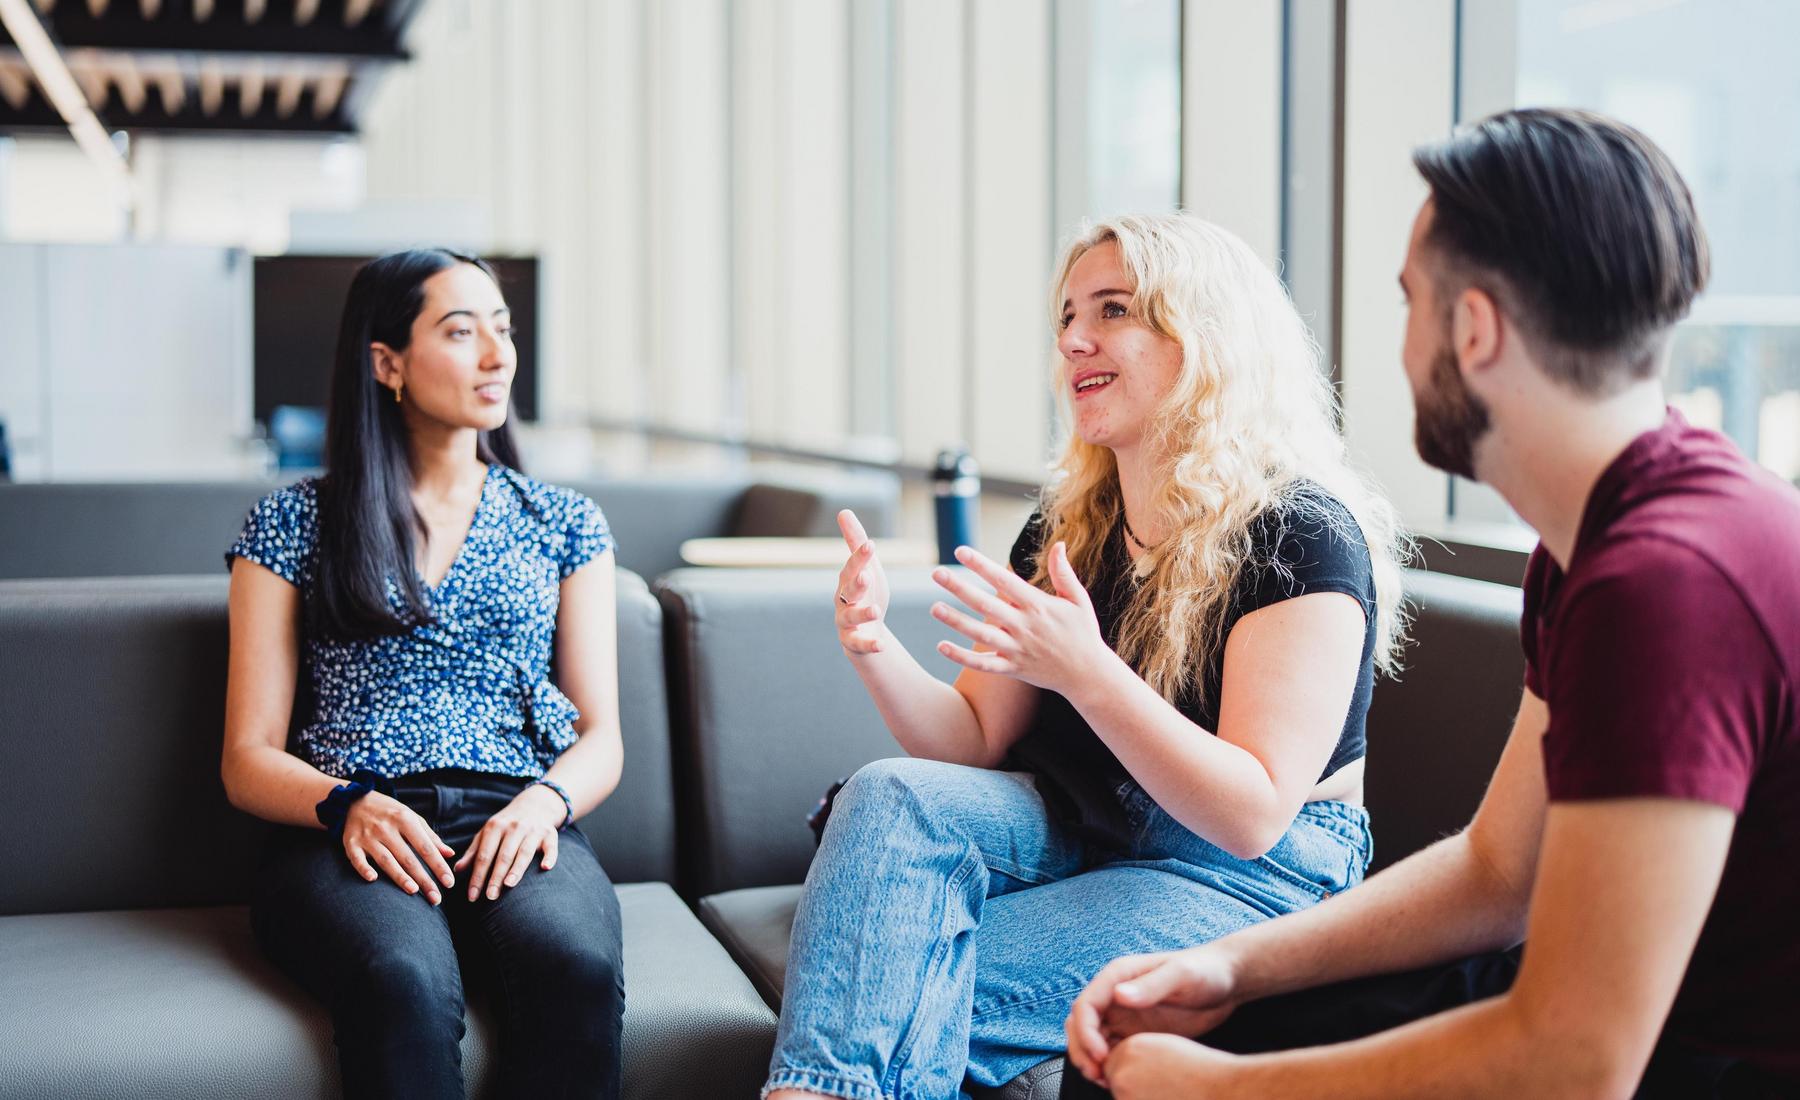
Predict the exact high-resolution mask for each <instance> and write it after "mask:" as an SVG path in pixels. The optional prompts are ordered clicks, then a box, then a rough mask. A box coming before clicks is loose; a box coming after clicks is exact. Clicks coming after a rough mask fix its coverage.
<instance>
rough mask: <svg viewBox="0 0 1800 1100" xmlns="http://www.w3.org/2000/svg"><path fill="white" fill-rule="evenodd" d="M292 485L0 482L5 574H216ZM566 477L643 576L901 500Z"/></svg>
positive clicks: (882, 514) (814, 478) (883, 510)
mask: <svg viewBox="0 0 1800 1100" xmlns="http://www.w3.org/2000/svg"><path fill="white" fill-rule="evenodd" d="M290 480H291V479H290ZM283 484H286V482H284V481H220V482H203V481H196V482H166V483H149V482H145V483H135V482H66V483H46V484H32V483H19V484H3V483H0V580H15V579H21V578H28V577H128V576H165V575H171V574H189V573H193V574H211V573H216V572H217V571H218V570H219V569H220V568H221V566H220V562H221V560H222V559H221V557H220V555H222V554H223V553H224V551H225V548H226V547H227V546H230V545H231V541H232V539H234V538H236V537H237V534H238V531H239V530H240V529H241V528H242V527H243V525H244V517H245V516H246V515H248V514H249V511H250V509H251V508H252V507H253V506H254V505H255V504H256V502H257V501H258V500H260V499H262V497H263V495H264V494H266V493H268V492H270V491H272V490H274V489H276V488H278V487H279V486H281V485H283ZM568 484H569V485H570V487H571V488H574V489H578V490H580V491H581V492H583V493H586V494H587V495H588V496H590V497H592V498H593V499H594V500H595V501H597V502H598V503H599V504H600V509H601V511H603V512H605V513H606V518H607V521H608V522H609V523H610V524H611V525H612V528H613V532H614V534H615V535H616V536H617V537H618V543H619V548H618V562H619V565H620V567H622V568H625V569H629V570H631V571H632V572H634V573H636V574H638V575H639V576H641V577H656V576H658V575H660V574H662V573H666V572H668V571H669V570H671V569H674V568H676V567H678V566H680V565H681V553H680V549H681V543H682V542H683V541H684V540H686V539H690V538H702V537H707V536H721V535H733V536H753V535H763V536H768V535H835V534H836V533H837V522H836V518H835V517H836V515H837V513H838V511H839V510H840V509H843V508H854V509H855V510H856V513H857V515H858V516H859V517H861V518H862V521H863V525H864V526H865V527H866V528H868V530H869V532H870V533H871V534H877V535H886V534H891V533H892V532H893V530H894V524H895V522H896V516H897V513H898V511H899V498H900V490H899V483H898V482H897V481H896V480H895V479H894V478H892V477H890V476H887V475H884V474H876V473H854V472H852V473H841V474H840V473H819V474H817V475H808V474H806V473H803V472H798V471H795V472H789V473H784V474H783V475H782V476H781V477H780V478H779V479H776V480H755V479H752V478H750V477H748V476H735V475H723V476H709V477H668V476H657V477H642V478H613V479H600V480H581V481H573V482H569V483H568Z"/></svg>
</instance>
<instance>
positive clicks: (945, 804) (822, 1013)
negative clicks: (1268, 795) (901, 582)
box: [766, 759, 1370, 1100]
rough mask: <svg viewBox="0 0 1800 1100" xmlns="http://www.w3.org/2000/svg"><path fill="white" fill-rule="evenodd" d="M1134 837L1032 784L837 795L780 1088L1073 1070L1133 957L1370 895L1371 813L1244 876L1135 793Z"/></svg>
mask: <svg viewBox="0 0 1800 1100" xmlns="http://www.w3.org/2000/svg"><path fill="white" fill-rule="evenodd" d="M1118 794H1119V798H1120V800H1121V803H1122V805H1123V806H1124V809H1125V811H1126V819H1127V820H1128V821H1129V823H1130V829H1129V835H1122V836H1118V837H1111V838H1103V839H1099V840H1096V839H1093V838H1084V837H1081V836H1078V835H1076V834H1075V833H1074V832H1073V831H1071V830H1070V829H1068V828H1066V827H1064V826H1063V825H1061V824H1059V823H1058V822H1056V821H1055V820H1054V819H1053V818H1052V817H1051V815H1050V813H1049V811H1048V810H1047V808H1046V807H1045V804H1044V800H1043V799H1042V797H1040V796H1039V794H1038V790H1037V786H1036V783H1035V781H1034V780H1033V778H1032V777H1031V776H1029V775H1025V774H1022V773H1016V772H998V771H989V770H985V769H981V768H969V767H963V766H960V765H956V764H944V763H939V762H937V761H932V760H913V759H899V760H882V761H878V762H876V763H874V764H870V765H869V766H867V767H865V768H863V769H862V770H861V771H859V772H857V773H856V775H855V776H853V777H852V778H851V780H850V782H849V783H847V784H846V785H845V786H844V789H843V790H842V791H841V792H839V794H838V796H837V803H836V807H835V809H834V811H833V813H832V815H831V820H830V822H829V824H828V825H827V826H826V829H825V836H824V839H823V841H822V843H821V845H820V848H819V853H818V856H817V857H816V858H815V859H814V860H813V865H812V869H811V870H810V871H809V872H808V873H807V876H806V892H805V894H804V896H803V897H802V899H801V902H800V908H799V912H798V913H797V914H796V916H795V920H794V931H793V943H792V947H791V950H790V953H789V956H788V970H787V984H786V989H785V993H784V995H783V1003H782V1011H781V1029H780V1033H779V1035H778V1036H777V1038H776V1042H775V1056H774V1058H773V1060H772V1062H771V1064H770V1077H769V1082H768V1085H767V1086H766V1088H767V1089H776V1088H798V1089H806V1090H808V1091H811V1092H817V1093H823V1094H825V1095H829V1096H838V1097H845V1098H847V1100H887V1098H889V1097H893V1098H897V1100H943V1098H945V1097H951V1096H956V1095H958V1094H959V1093H963V1091H964V1090H965V1088H966V1087H967V1086H968V1085H981V1086H988V1087H993V1086H998V1085H1002V1084H1005V1083H1006V1082H1007V1081H1010V1080H1011V1079H1012V1078H1014V1077H1016V1076H1018V1075H1019V1074H1020V1073H1023V1072H1024V1071H1025V1070H1027V1069H1029V1068H1031V1067H1032V1066H1034V1065H1036V1064H1037V1063H1038V1062H1041V1061H1043V1060H1044V1059H1045V1058H1048V1057H1050V1056H1052V1055H1054V1054H1058V1053H1061V1052H1062V1050H1063V1046H1064V1041H1063V1019H1064V1017H1066V1016H1067V1015H1068V1011H1069V1006H1070V1004H1071V1003H1073V1002H1074V1000H1075V995H1076V994H1077V993H1079V992H1081V990H1082V989H1083V988H1084V987H1085V986H1086V985H1087V983H1088V981H1089V980H1090V979H1092V978H1093V976H1094V975H1095V973H1097V972H1098V971H1099V970H1100V968H1101V967H1102V966H1104V965H1106V964H1107V963H1108V962H1110V961H1112V960H1113V959H1115V958H1117V957H1118V956H1120V955H1127V954H1134V953H1138V952H1146V951H1168V950H1173V949H1175V948H1180V947H1188V946H1191V945H1193V944H1196V943H1202V942H1205V941H1207V940H1210V939H1214V938H1216V937H1218V936H1223V935H1225V934H1226V933H1228V932H1234V931H1236V930H1238V929H1240V928H1243V927H1245V926H1246V925H1250V924H1254V923H1256V922H1257V921H1261V920H1266V919H1268V918H1270V917H1275V916H1280V915H1281V914H1283V913H1289V912H1293V911H1294V910H1297V909H1304V908H1306V907H1307V906H1309V905H1312V904H1314V903H1316V902H1318V901H1320V900H1322V899H1324V898H1326V897H1328V896H1330V895H1331V894H1333V893H1336V892H1338V891H1341V890H1345V889H1348V888H1349V887H1351V886H1354V885H1355V884H1356V883H1358V882H1360V881H1362V876H1363V872H1364V871H1365V870H1366V869H1367V867H1368V862H1369V855H1370V841H1369V828H1368V815H1367V813H1366V812H1365V811H1364V810H1363V809H1362V808H1361V807H1357V806H1350V805H1346V804H1344V803H1341V802H1311V803H1308V804H1307V805H1306V806H1305V807H1303V808H1302V810H1301V812H1300V814H1299V816H1298V817H1297V818H1296V819H1295V821H1294V824H1293V826H1292V827H1291V828H1290V829H1289V830H1288V832H1287V835H1285V836H1284V837H1282V839H1281V841H1280V842H1279V843H1278V844H1276V845H1275V847H1274V848H1272V849H1271V850H1270V851H1269V852H1268V854H1267V855H1264V856H1260V857H1258V858H1256V859H1250V860H1243V859H1238V858H1236V857H1235V856H1232V855H1231V854H1230V853H1228V852H1226V851H1224V850H1223V849H1221V848H1219V847H1217V846H1215V845H1213V844H1211V843H1209V842H1207V841H1205V840H1202V839H1201V838H1200V837H1198V836H1196V835H1195V834H1194V833H1192V832H1190V831H1188V830H1187V829H1186V828H1184V827H1183V826H1181V825H1180V824H1179V823H1177V822H1176V821H1175V820H1174V819H1173V818H1171V817H1170V816H1169V815H1168V814H1166V813H1164V812H1163V810H1162V809H1161V808H1160V807H1159V806H1157V805H1156V803H1155V802H1154V801H1152V800H1151V798H1150V797H1149V796H1148V795H1146V794H1145V793H1144V792H1143V791H1142V790H1141V789H1139V788H1138V787H1137V786H1136V785H1135V784H1132V783H1126V784H1125V785H1124V786H1123V787H1122V788H1121V789H1120V791H1119V792H1118Z"/></svg>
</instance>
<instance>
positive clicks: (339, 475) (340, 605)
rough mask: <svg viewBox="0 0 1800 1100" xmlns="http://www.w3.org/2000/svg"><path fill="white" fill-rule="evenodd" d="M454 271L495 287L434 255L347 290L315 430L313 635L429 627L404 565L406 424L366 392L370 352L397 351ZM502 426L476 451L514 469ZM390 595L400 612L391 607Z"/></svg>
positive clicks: (379, 263) (381, 389) (378, 271)
mask: <svg viewBox="0 0 1800 1100" xmlns="http://www.w3.org/2000/svg"><path fill="white" fill-rule="evenodd" d="M457 264H469V265H470V266H472V267H477V268H480V269H481V270H482V271H483V272H485V273H486V274H487V276H488V278H490V279H493V280H494V282H495V284H496V285H498V284H499V281H500V280H499V279H498V278H497V277H496V276H495V275H494V269H493V268H491V267H489V266H488V265H487V264H486V263H485V262H484V261H482V260H480V259H478V258H476V257H474V256H464V255H462V254H461V253H459V252H451V251H449V250H447V249H442V248H421V249H414V250H411V251H408V252H395V253H391V254H389V255H386V256H383V257H381V258H380V259H378V260H371V261H370V262H368V263H366V264H364V265H363V266H362V267H360V268H358V269H357V272H356V277H355V278H354V279H352V280H351V282H350V294H349V296H348V297H347V298H345V300H344V316H343V320H342V321H341V322H340V323H339V325H338V338H337V359H336V362H335V363H333V365H332V374H331V407H330V413H329V415H328V416H327V419H326V425H325V477H324V479H323V480H322V481H321V482H320V483H319V537H318V544H319V558H318V578H317V580H318V583H317V584H316V585H315V586H314V592H313V598H312V599H311V600H310V601H309V602H308V608H307V613H308V615H309V616H310V622H311V624H312V626H313V628H314V629H315V630H317V631H318V632H320V633H323V634H326V635H328V636H335V637H349V638H356V637H369V636H373V635H379V634H398V633H402V632H404V631H406V630H410V629H411V628H412V627H414V626H416V625H418V624H420V623H427V622H431V621H432V615H431V612H430V610H429V609H428V608H427V607H426V604H425V592H424V588H423V586H422V585H421V583H420V581H419V573H418V568H417V566H416V565H415V564H414V549H415V546H416V541H415V540H416V539H420V538H423V537H424V532H425V527H424V524H423V523H422V522H421V521H420V519H419V513H418V510H417V509H415V508H414V507H413V502H412V485H413V472H412V464H411V458H410V452H409V451H408V449H407V435H406V420H405V418H404V417H403V416H402V415H401V406H400V405H399V403H397V402H396V401H395V400H394V395H393V391H392V390H389V389H388V388H387V387H385V386H383V385H381V384H380V383H378V382H376V381H375V370H374V355H373V353H372V352H371V351H370V348H369V345H370V344H373V343H382V344H386V345H387V346H388V347H390V348H393V349H394V350H395V351H405V350H406V347H407V345H408V344H410V343H411V342H412V325H413V321H414V320H416V319H417V318H418V316H419V311H420V310H422V309H423V308H424V306H425V281H426V280H427V279H429V278H431V277H432V276H433V275H436V274H437V273H438V272H440V271H445V270H448V269H449V268H452V267H455V266H456V265H457ZM509 411H510V410H509ZM511 419H512V418H511V416H510V415H509V416H508V418H507V423H505V424H502V425H501V426H500V427H498V428H495V429H494V430H493V431H489V432H482V433H480V434H479V435H478V436H477V437H476V443H475V448H476V453H477V455H478V456H479V457H480V458H481V459H482V461H484V462H497V463H499V464H501V465H503V466H510V467H512V468H513V469H515V470H516V469H519V452H518V448H517V447H516V446H515V445H514V443H513V438H512V432H511V429H510V424H511ZM390 585H391V586H392V588H393V589H394V591H395V593H396V594H397V595H398V597H399V602H400V605H401V606H400V607H398V608H396V607H395V606H394V605H393V604H392V603H391V602H390V601H389V598H388V590H389V586H390Z"/></svg>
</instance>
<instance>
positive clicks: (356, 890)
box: [250, 770, 625, 1100]
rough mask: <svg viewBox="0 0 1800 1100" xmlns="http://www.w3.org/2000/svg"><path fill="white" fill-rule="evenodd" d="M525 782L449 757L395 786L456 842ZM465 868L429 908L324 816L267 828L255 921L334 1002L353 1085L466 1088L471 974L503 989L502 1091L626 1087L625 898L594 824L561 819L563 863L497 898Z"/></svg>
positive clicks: (436, 1091) (496, 997)
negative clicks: (567, 823) (456, 766)
mask: <svg viewBox="0 0 1800 1100" xmlns="http://www.w3.org/2000/svg"><path fill="white" fill-rule="evenodd" d="M524 785H525V781H524V780H522V779H512V778H508V777H505V776H496V775H483V774H481V773H477V772H464V771H456V770H445V771H442V772H427V773H423V774H420V775H413V776H405V777H403V778H401V779H397V780H395V782H394V788H395V789H394V797H395V798H398V799H399V800H400V801H402V802H404V803H406V804H407V805H408V806H410V807H411V808H412V809H414V810H415V811H417V812H418V813H419V814H420V815H421V816H423V817H424V818H425V820H426V822H427V823H429V824H430V825H431V827H432V829H433V830H435V831H436V832H437V834H438V836H440V837H442V838H443V839H444V843H446V844H448V845H450V846H451V847H453V848H455V849H456V850H457V852H458V854H461V853H462V852H463V851H464V850H465V849H466V848H467V847H468V845H469V842H470V841H471V840H472V839H473V838H474V836H475V834H476V832H477V831H479V830H480V828H481V826H482V824H483V823H485V822H486V821H487V819H488V818H490V817H492V816H493V815H494V814H496V813H498V812H499V811H500V810H501V809H502V808H504V807H505V806H506V804H507V803H508V802H511V801H512V798H513V796H514V795H515V794H517V793H518V792H519V790H520V789H521V788H522V787H523V786H524ZM468 875H469V872H468V871H459V872H457V875H456V886H455V887H454V888H452V889H449V890H446V891H443V897H444V903H443V905H442V906H438V907H433V906H432V905H431V904H430V903H429V902H427V901H426V900H425V898H424V896H423V895H422V894H407V893H405V892H404V891H402V890H401V889H400V888H399V887H398V886H396V885H394V883H393V881H392V880H390V879H388V878H387V877H385V876H383V877H382V878H380V879H377V880H376V881H374V882H365V881H363V879H362V878H361V877H360V876H358V875H357V873H356V872H355V871H353V870H352V869H351V867H350V861H349V859H347V858H346V857H345V855H344V849H343V844H342V842H340V841H339V840H338V839H337V838H335V837H333V836H330V835H329V834H327V833H325V832H323V831H321V830H318V829H286V828H284V829H279V830H277V831H276V833H275V836H274V837H273V838H272V840H271V843H270V846H269V850H268V852H267V853H266V855H265V857H264V860H263V863H262V866H261V868H260V870H259V872H258V875H257V881H256V887H255V894H254V897H253V898H252V900H251V906H250V915H251V922H252V924H253V925H254V927H255V930H256V935H257V938H258V939H259V940H260V941H261V942H262V945H263V949H264V950H265V951H266V952H267V953H268V954H269V956H270V958H271V959H272V960H273V961H274V962H275V963H276V965H277V966H279V967H280V968H281V969H282V970H284V971H286V972H287V974H288V975H289V976H290V977H292V978H293V979H294V980H295V981H296V982H298V983H299V984H300V985H301V986H302V987H303V988H305V989H306V990H307V991H308V992H310V993H311V994H312V995H313V996H315V997H317V998H318V999H319V1000H320V1001H322V1002H324V1004H325V1007H326V1008H327V1009H329V1010H330V1012H331V1020H332V1024H333V1028H334V1030H335V1032H336V1038H337V1048H338V1064H339V1067H340V1069H341V1070H342V1077H343V1085H344V1095H345V1096H348V1097H362V1096H367V1097H389V1096H408V1097H443V1098H446V1100H449V1098H452V1097H453V1098H455V1100H462V1098H463V1096H464V1095H465V1093H464V1085H463V1077H462V1053H461V1049H460V1046H459V1044H460V1042H461V1040H462V1036H463V979H464V976H465V972H467V975H468V977H470V978H471V979H474V980H475V981H478V982H483V983H484V984H485V985H486V986H488V987H490V988H491V989H492V992H493V996H492V998H491V999H492V1001H493V1004H494V1008H495V1010H496V1013H495V1014H496V1016H497V1018H498V1023H499V1052H498V1055H499V1056H498V1067H497V1072H496V1073H495V1075H494V1076H495V1079H496V1080H497V1082H498V1088H499V1091H500V1092H501V1093H502V1094H503V1095H506V1096H531V1097H577V1096H580V1097H596V1098H601V1097H605V1098H611V1097H617V1096H618V1095H619V1056H620V1049H621V1048H620V1031H621V1021H622V1018H623V1014H624V1009H625V987H624V971H623V966H622V962H621V955H622V945H621V937H620V932H621V929H620V924H619V899H618V896H617V895H616V894H614V893H613V887H612V883H611V881H609V880H608V879H607V877H606V872H605V871H604V870H602V869H601V867H600V861H599V860H598V859H597V858H595V856H594V849H593V848H592V847H591V846H589V844H588V842H587V838H586V837H585V836H583V835H582V833H581V830H580V829H565V830H564V831H563V832H562V834H561V835H560V836H559V837H558V838H557V857H556V866H554V867H552V868H551V869H550V870H548V871H544V870H541V869H539V867H538V865H537V863H536V862H535V861H534V862H533V863H532V865H531V869H530V870H529V871H527V872H526V873H525V874H524V876H523V877H521V878H520V879H519V883H518V885H517V886H514V887H512V888H510V889H506V890H503V891H502V892H501V894H500V897H499V898H498V899H497V900H494V901H487V900H485V899H484V900H481V901H469V900H468V897H469V895H468V881H469V880H468Z"/></svg>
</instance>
